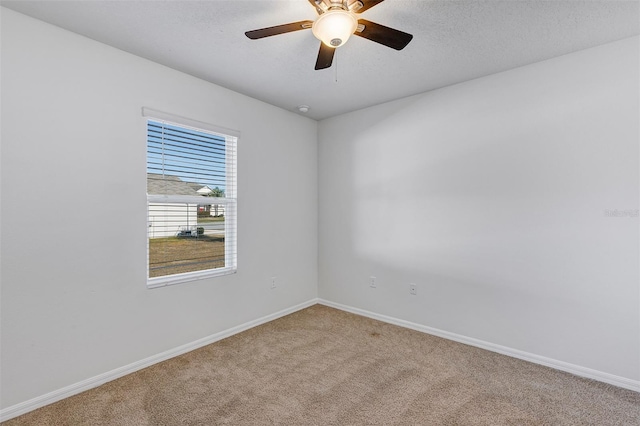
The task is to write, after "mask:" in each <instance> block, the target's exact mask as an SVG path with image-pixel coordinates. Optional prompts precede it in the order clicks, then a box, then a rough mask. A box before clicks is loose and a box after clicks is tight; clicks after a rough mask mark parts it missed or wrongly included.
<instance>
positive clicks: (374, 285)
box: [369, 277, 376, 288]
mask: <svg viewBox="0 0 640 426" xmlns="http://www.w3.org/2000/svg"><path fill="white" fill-rule="evenodd" d="M369 287H371V288H376V277H371V280H370V281H369Z"/></svg>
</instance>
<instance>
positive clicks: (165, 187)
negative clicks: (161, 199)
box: [147, 173, 201, 196]
mask: <svg viewBox="0 0 640 426" xmlns="http://www.w3.org/2000/svg"><path fill="white" fill-rule="evenodd" d="M147 194H153V195H194V196H201V194H199V193H198V192H197V190H196V189H194V188H193V184H192V183H188V182H185V181H183V180H182V179H180V178H179V177H178V176H171V175H160V174H156V173H147Z"/></svg>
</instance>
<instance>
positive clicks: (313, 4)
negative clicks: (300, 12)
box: [309, 0, 322, 15]
mask: <svg viewBox="0 0 640 426" xmlns="http://www.w3.org/2000/svg"><path fill="white" fill-rule="evenodd" d="M309 3H311V6H313V8H314V9H315V10H316V12H318V15H320V14H322V9H320V7H318V4H317V3H316V0H309Z"/></svg>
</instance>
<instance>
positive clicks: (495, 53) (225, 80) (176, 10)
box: [0, 0, 640, 120]
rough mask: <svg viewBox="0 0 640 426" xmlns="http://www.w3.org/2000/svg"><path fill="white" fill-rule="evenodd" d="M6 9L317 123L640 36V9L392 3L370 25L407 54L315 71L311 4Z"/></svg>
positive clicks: (563, 2) (562, 2)
mask: <svg viewBox="0 0 640 426" xmlns="http://www.w3.org/2000/svg"><path fill="white" fill-rule="evenodd" d="M0 4H2V5H3V6H5V7H7V8H10V9H13V10H15V11H18V12H22V13H24V14H26V15H30V16H33V17H35V18H38V19H41V20H43V21H46V22H49V23H52V24H54V25H57V26H60V27H62V28H66V29H68V30H70V31H73V32H76V33H78V34H82V35H85V36H87V37H90V38H92V39H94V40H97V41H100V42H103V43H106V44H108V45H111V46H114V47H116V48H119V49H122V50H124V51H127V52H130V53H133V54H135V55H138V56H141V57H144V58H147V59H150V60H152V61H155V62H158V63H160V64H164V65H166V66H169V67H171V68H174V69H176V70H180V71H183V72H185V73H188V74H191V75H194V76H196V77H199V78H201V79H204V80H208V81H210V82H212V83H215V84H218V85H220V86H224V87H227V88H229V89H232V90H235V91H237V92H240V93H244V94H246V95H248V96H251V97H253V98H256V99H260V100H262V101H264V102H268V103H270V104H273V105H276V106H279V107H281V108H284V109H287V110H290V111H295V112H298V111H297V108H296V107H297V106H298V105H303V104H305V105H309V106H310V110H309V112H308V113H307V114H306V115H307V116H309V117H311V118H314V119H317V120H320V119H323V118H327V117H331V116H334V115H338V114H341V113H345V112H348V111H353V110H356V109H360V108H364V107H367V106H371V105H375V104H378V103H382V102H385V101H389V100H393V99H398V98H402V97H405V96H409V95H413V94H417V93H422V92H425V91H429V90H433V89H437V88H440V87H443V86H448V85H451V84H455V83H459V82H462V81H466V80H471V79H474V78H478V77H481V76H484V75H488V74H493V73H496V72H500V71H504V70H508V69H511V68H515V67H519V66H522V65H526V64H530V63H533V62H538V61H541V60H545V59H548V58H552V57H555V56H559V55H563V54H566V53H569V52H574V51H577V50H581V49H585V48H588V47H592V46H597V45H600V44H604V43H607V42H611V41H614V40H619V39H622V38H626V37H631V36H634V35H638V34H640V8H639V5H640V2H639V1H638V0H630V1H623V0H589V1H584V0H507V1H497V0H483V1H476V0H460V1H453V0H386V1H385V2H383V3H381V4H379V5H377V6H375V7H374V8H372V9H370V10H368V11H366V12H364V13H363V14H362V15H361V17H362V18H365V19H368V20H370V21H374V22H377V23H380V24H383V25H386V26H390V27H393V28H397V29H399V30H402V31H405V32H408V33H411V34H413V35H414V38H413V41H411V43H410V44H409V45H408V46H407V47H406V48H405V49H404V50H402V51H395V50H393V49H390V48H387V47H384V46H382V45H379V44H377V43H374V42H371V41H369V40H366V39H363V38H360V37H352V38H351V39H350V40H349V42H348V43H347V44H345V45H344V46H343V47H341V48H339V49H338V50H337V51H336V56H335V58H334V64H333V66H332V67H331V68H329V69H326V70H321V71H315V70H314V65H315V60H316V56H317V54H318V48H319V43H320V42H319V41H318V40H316V39H315V38H314V37H313V34H312V33H311V31H309V30H306V31H298V32H295V33H288V34H282V35H278V36H274V37H268V38H264V39H260V40H249V39H248V38H247V37H245V35H244V32H245V31H247V30H252V29H257V28H263V27H268V26H274V25H279V24H283V23H288V22H294V21H300V20H305V19H310V20H313V19H315V17H316V16H317V15H316V12H315V10H314V8H313V7H312V6H311V5H310V4H309V3H308V1H307V0H286V1H285V0H260V1H245V0H232V1H218V0H213V1H184V0H181V1H28V0H22V1H6V0H2V1H1V2H0Z"/></svg>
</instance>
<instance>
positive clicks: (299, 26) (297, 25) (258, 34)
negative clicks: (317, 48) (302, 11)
mask: <svg viewBox="0 0 640 426" xmlns="http://www.w3.org/2000/svg"><path fill="white" fill-rule="evenodd" d="M312 25H313V21H300V22H292V23H290V24H284V25H276V26H275V27H267V28H260V29H259V30H252V31H247V32H246V33H244V34H245V35H246V36H247V37H249V38H250V39H251V40H257V39H259V38H263V37H271V36H274V35H278V34H284V33H290V32H293V31H299V30H306V29H309V28H311V26H312Z"/></svg>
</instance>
